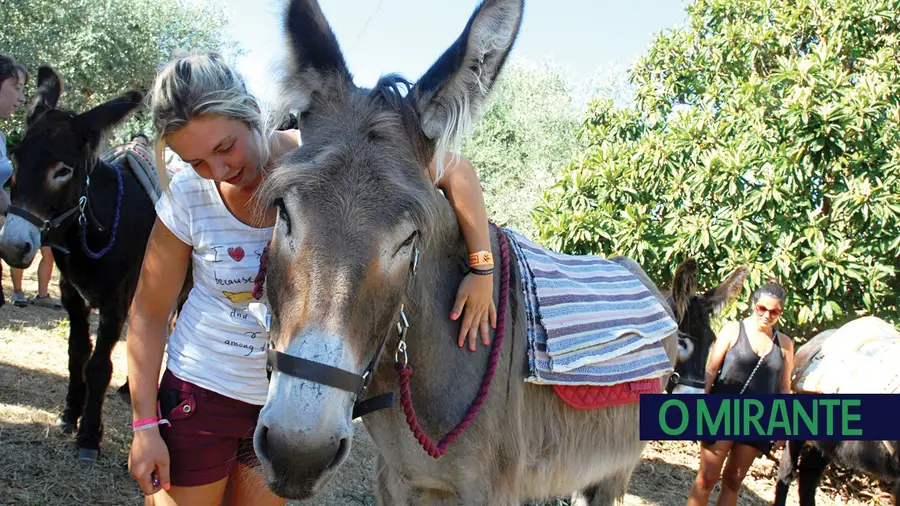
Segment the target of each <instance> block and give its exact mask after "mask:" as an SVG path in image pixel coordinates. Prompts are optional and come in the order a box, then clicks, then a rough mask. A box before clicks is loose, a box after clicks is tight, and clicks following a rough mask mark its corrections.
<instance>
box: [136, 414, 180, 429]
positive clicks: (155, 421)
mask: <svg viewBox="0 0 900 506" xmlns="http://www.w3.org/2000/svg"><path fill="white" fill-rule="evenodd" d="M162 424H166V425H169V426H171V425H172V424H170V423H169V421H168V420H166V419H165V418H160V417H158V416H154V417H151V418H143V419H141V420H137V421H136V422H134V423H132V424H131V428H132V429H133V430H134V431H135V432H137V431H139V430H145V429H149V428H151V427H156V426H157V425H162Z"/></svg>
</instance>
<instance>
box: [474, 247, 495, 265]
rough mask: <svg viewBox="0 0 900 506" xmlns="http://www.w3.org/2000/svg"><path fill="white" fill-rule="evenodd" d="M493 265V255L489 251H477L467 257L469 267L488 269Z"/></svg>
mask: <svg viewBox="0 0 900 506" xmlns="http://www.w3.org/2000/svg"><path fill="white" fill-rule="evenodd" d="M493 265H494V255H492V254H491V252H490V251H479V252H477V253H472V254H470V255H469V267H490V266H493Z"/></svg>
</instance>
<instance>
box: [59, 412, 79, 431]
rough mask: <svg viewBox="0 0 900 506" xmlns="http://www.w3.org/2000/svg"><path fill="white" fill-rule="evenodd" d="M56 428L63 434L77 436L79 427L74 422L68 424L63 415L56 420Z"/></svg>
mask: <svg viewBox="0 0 900 506" xmlns="http://www.w3.org/2000/svg"><path fill="white" fill-rule="evenodd" d="M56 428H57V429H59V431H60V432H62V433H63V434H75V431H76V430H77V428H78V427H77V426H76V425H75V424H74V423H73V422H67V421H66V420H65V419H64V418H63V417H62V415H60V416H58V417H57V418H56Z"/></svg>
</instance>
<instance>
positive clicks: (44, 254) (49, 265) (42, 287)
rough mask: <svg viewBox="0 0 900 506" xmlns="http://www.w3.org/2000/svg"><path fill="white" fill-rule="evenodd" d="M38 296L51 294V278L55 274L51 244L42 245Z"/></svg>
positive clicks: (38, 273)
mask: <svg viewBox="0 0 900 506" xmlns="http://www.w3.org/2000/svg"><path fill="white" fill-rule="evenodd" d="M37 275H38V297H46V296H48V295H50V292H49V291H48V290H49V289H50V278H51V277H52V276H53V251H52V250H51V249H50V246H42V247H41V263H39V264H38V272H37Z"/></svg>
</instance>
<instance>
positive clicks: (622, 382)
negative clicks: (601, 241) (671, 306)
mask: <svg viewBox="0 0 900 506" xmlns="http://www.w3.org/2000/svg"><path fill="white" fill-rule="evenodd" d="M505 232H506V234H507V236H508V237H509V238H510V245H511V246H512V249H513V251H514V253H515V255H516V258H517V260H518V263H519V271H520V274H521V281H522V286H523V289H524V292H525V293H524V299H525V312H526V318H527V319H528V325H527V339H528V366H529V374H528V375H527V376H526V379H525V381H527V382H530V383H536V384H542V385H554V387H555V388H556V390H557V392H558V393H560V396H561V397H563V398H564V400H566V401H567V402H568V403H569V404H570V405H573V406H575V404H573V403H572V402H569V399H566V397H567V396H566V395H563V392H567V393H568V394H569V395H568V397H571V398H575V397H577V398H585V397H588V398H590V397H599V398H601V399H602V398H611V399H608V400H607V401H606V404H604V405H611V404H616V403H621V402H617V401H616V399H619V401H621V397H622V396H623V395H624V396H626V397H627V396H629V395H631V396H632V397H633V398H634V401H635V402H636V394H637V393H639V392H647V393H651V392H652V393H658V392H659V391H660V384H659V383H660V382H659V378H660V377H662V376H664V375H666V374H668V373H671V372H672V371H673V367H672V363H671V361H670V360H669V357H668V355H667V354H666V352H665V349H664V348H663V345H662V340H663V339H664V338H665V337H667V336H669V335H671V334H673V333H674V332H675V331H676V330H677V329H678V325H677V324H676V323H675V320H674V319H673V318H672V317H671V316H670V315H669V313H668V311H666V309H665V307H664V306H663V304H662V302H660V300H659V299H657V298H656V296H654V295H653V293H652V292H651V291H650V290H649V289H647V287H646V286H644V284H643V283H642V282H641V280H640V279H639V278H638V277H637V276H635V275H634V274H633V273H632V272H631V271H629V270H628V269H626V268H625V267H623V266H621V265H619V264H617V263H615V262H612V261H610V260H607V259H604V258H601V257H597V256H572V255H564V254H559V253H554V252H551V251H548V250H546V249H544V248H541V247H540V246H538V245H537V244H535V243H533V242H531V241H529V240H528V239H526V238H525V237H523V236H522V235H520V234H518V233H516V232H514V231H512V230H505ZM576 386H595V387H608V388H607V389H606V390H597V389H594V390H591V391H590V392H588V393H585V391H584V390H580V391H579V390H566V389H565V388H562V387H576ZM615 392H619V393H615ZM632 394H633V395H632ZM576 407H579V406H576ZM580 407H581V408H582V409H584V406H580ZM595 407H598V406H596V405H595Z"/></svg>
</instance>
